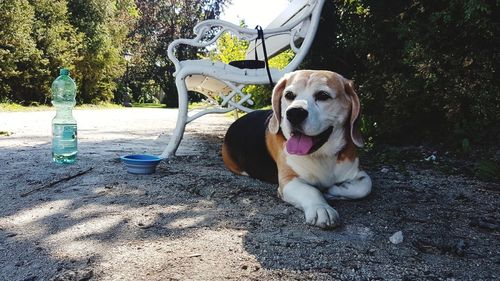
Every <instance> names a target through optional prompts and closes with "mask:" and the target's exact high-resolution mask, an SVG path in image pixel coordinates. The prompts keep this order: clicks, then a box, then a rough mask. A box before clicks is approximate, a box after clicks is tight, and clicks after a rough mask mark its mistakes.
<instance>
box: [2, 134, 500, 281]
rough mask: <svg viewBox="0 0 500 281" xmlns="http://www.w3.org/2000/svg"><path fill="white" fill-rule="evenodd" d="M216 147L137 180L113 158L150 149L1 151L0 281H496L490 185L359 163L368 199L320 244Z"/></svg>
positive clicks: (354, 204)
mask: <svg viewBox="0 0 500 281" xmlns="http://www.w3.org/2000/svg"><path fill="white" fill-rule="evenodd" d="M222 135H223V130H222V129H218V130H216V131H215V132H214V134H212V135H195V134H190V135H189V134H188V136H187V137H192V138H194V139H196V140H197V141H196V142H195V143H194V144H193V145H194V146H196V149H195V151H194V152H193V153H190V155H184V156H179V157H176V158H173V159H171V160H168V161H165V162H164V163H162V164H161V165H160V166H159V168H158V170H157V172H156V173H155V174H153V175H149V176H142V175H132V174H127V173H126V172H124V170H123V167H122V166H121V164H120V162H119V159H118V156H120V155H122V154H124V153H128V152H127V151H124V148H125V147H130V142H134V143H135V144H136V149H139V150H141V149H142V150H146V149H147V148H148V147H151V146H152V145H153V144H154V141H153V140H148V141H138V140H113V141H103V142H92V141H85V142H83V143H81V149H80V155H79V160H78V163H77V164H75V165H71V166H65V167H61V166H58V165H55V164H52V163H50V161H49V159H50V155H49V151H50V148H49V144H47V143H45V144H41V145H36V146H31V147H22V148H16V149H11V150H9V149H3V150H2V149H0V161H1V162H2V163H3V164H2V166H1V168H2V182H1V184H0V187H1V190H0V196H1V197H2V204H1V205H2V208H1V210H0V264H1V268H0V279H1V280H175V279H179V280H184V279H197V280H220V279H238V280H241V279H255V280H270V279H276V280H279V279H315V280H335V279H338V280H424V279H425V280H454V279H455V280H494V279H498V278H499V276H498V272H500V270H499V269H500V268H499V264H500V249H499V244H498V239H499V233H500V232H499V230H500V229H499V228H500V222H499V219H500V215H499V213H498V210H499V208H498V202H499V192H498V191H499V185H498V183H487V182H481V181H477V180H475V179H472V178H469V177H466V176H461V175H453V176H450V175H446V174H443V173H440V172H438V171H436V170H435V169H430V168H421V167H420V166H419V165H418V162H416V161H414V162H412V161H408V162H406V163H400V164H399V165H398V166H397V167H396V166H394V165H385V164H383V163H379V162H378V161H377V159H374V157H375V156H374V155H371V154H367V155H365V156H364V157H366V158H367V159H366V163H368V165H366V169H367V171H368V172H369V173H370V174H371V176H372V178H373V181H374V191H373V193H372V194H371V195H370V196H369V197H368V198H366V199H364V200H359V201H334V202H332V205H334V206H335V207H336V209H337V210H338V211H339V213H340V215H341V217H342V219H343V225H342V226H341V227H339V228H338V229H335V230H332V231H324V230H321V229H318V228H314V227H310V226H307V225H304V224H303V215H302V212H301V211H299V210H296V209H294V208H292V207H291V206H289V205H287V204H286V203H284V202H282V201H281V200H280V199H278V198H277V196H276V186H274V185H271V184H266V183H263V182H260V181H257V180H252V179H249V178H245V177H240V176H236V175H233V174H231V173H230V172H228V171H227V170H226V169H225V168H224V166H223V163H222V160H221V157H220V155H219V150H220V144H221V136H222ZM138 142H141V144H140V145H139V146H137V143H138ZM93 151H94V152H93ZM98 151H99V152H98ZM362 163H363V159H362ZM80 173H81V175H80V176H77V177H75V178H72V179H68V177H69V176H72V175H73V176H74V175H77V174H80ZM64 179H67V180H64ZM58 180H62V181H61V182H59V183H55V182H56V181H58ZM51 183H52V185H51ZM54 183H55V184H54ZM397 231H402V233H403V235H404V241H403V242H402V243H401V244H392V243H391V242H390V241H389V237H390V236H391V235H392V234H393V233H395V232H397Z"/></svg>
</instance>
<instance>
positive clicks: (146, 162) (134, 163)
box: [120, 154, 163, 175]
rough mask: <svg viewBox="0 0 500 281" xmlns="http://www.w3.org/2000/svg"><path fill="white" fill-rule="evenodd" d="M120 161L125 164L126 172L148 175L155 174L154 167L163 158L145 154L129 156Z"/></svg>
mask: <svg viewBox="0 0 500 281" xmlns="http://www.w3.org/2000/svg"><path fill="white" fill-rule="evenodd" d="M120 159H121V160H122V162H123V164H125V168H126V169H127V172H129V173H131V174H144V175H148V174H152V173H154V172H155V170H156V166H157V165H158V163H160V161H161V160H162V159H163V158H161V157H158V156H153V155H147V154H131V155H126V156H122V157H120Z"/></svg>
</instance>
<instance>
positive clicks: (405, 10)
mask: <svg viewBox="0 0 500 281" xmlns="http://www.w3.org/2000/svg"><path fill="white" fill-rule="evenodd" d="M499 19H500V2H498V1H496V2H495V1H482V0H453V1H441V0H440V1H434V0H419V1H414V0H407V1H373V0H349V1H326V3H325V7H324V9H323V15H322V19H321V22H320V25H319V30H318V33H317V36H316V38H315V41H314V44H313V46H312V48H311V50H310V52H309V54H308V58H307V60H306V63H305V67H306V68H324V69H331V70H334V71H337V72H339V73H341V74H343V75H345V76H346V77H348V78H354V79H355V81H356V82H357V84H359V93H360V94H361V100H362V102H363V105H364V117H365V118H366V120H365V121H367V122H365V124H366V125H368V127H370V128H368V129H370V131H372V132H373V133H374V134H375V135H376V136H378V138H379V140H383V141H386V142H391V143H422V142H425V141H447V142H457V141H456V140H457V139H458V140H459V141H458V142H461V140H462V139H466V138H469V139H476V140H477V141H479V140H480V139H486V138H489V139H494V138H496V137H497V136H495V134H496V133H495V132H498V131H500V127H499V126H500V125H499V122H498V120H500V95H498V92H499V91H500V79H498V73H499V71H500V69H499V66H500V63H499V62H500V59H499V56H500V53H499V51H498V46H500V23H499ZM325 46H328V50H326V49H325ZM374 124H377V126H376V127H375V126H374Z"/></svg>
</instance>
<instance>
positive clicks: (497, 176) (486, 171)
mask: <svg viewBox="0 0 500 281" xmlns="http://www.w3.org/2000/svg"><path fill="white" fill-rule="evenodd" d="M475 173H476V176H478V177H479V178H480V179H482V180H500V164H499V163H497V162H494V161H490V160H482V161H479V162H477V163H476V167H475Z"/></svg>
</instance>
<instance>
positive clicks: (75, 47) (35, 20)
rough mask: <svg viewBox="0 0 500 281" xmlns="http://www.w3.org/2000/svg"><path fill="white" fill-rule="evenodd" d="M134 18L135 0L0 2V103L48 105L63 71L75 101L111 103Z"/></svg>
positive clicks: (135, 14)
mask: <svg viewBox="0 0 500 281" xmlns="http://www.w3.org/2000/svg"><path fill="white" fill-rule="evenodd" d="M136 17H137V9H136V6H135V3H134V1H133V0H105V1H101V0H99V1H98V0H91V1H87V0H9V1H0V21H1V22H2V26H0V101H3V102H9V101H13V102H19V103H23V104H30V103H32V102H37V103H41V104H47V103H49V101H50V85H51V83H52V81H53V80H54V79H55V77H57V75H58V72H59V68H61V67H66V68H69V69H70V70H71V71H72V76H73V77H74V78H75V80H76V82H77V85H78V90H79V92H78V94H77V99H78V101H79V102H87V103H88V102H94V103H98V102H102V101H110V100H111V98H112V97H113V94H114V93H113V91H114V90H115V89H116V80H117V78H119V77H121V76H122V75H123V73H124V70H125V64H124V60H123V58H122V52H123V46H124V42H125V40H126V36H127V34H128V33H129V30H130V27H131V26H133V24H134V22H135V19H136Z"/></svg>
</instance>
